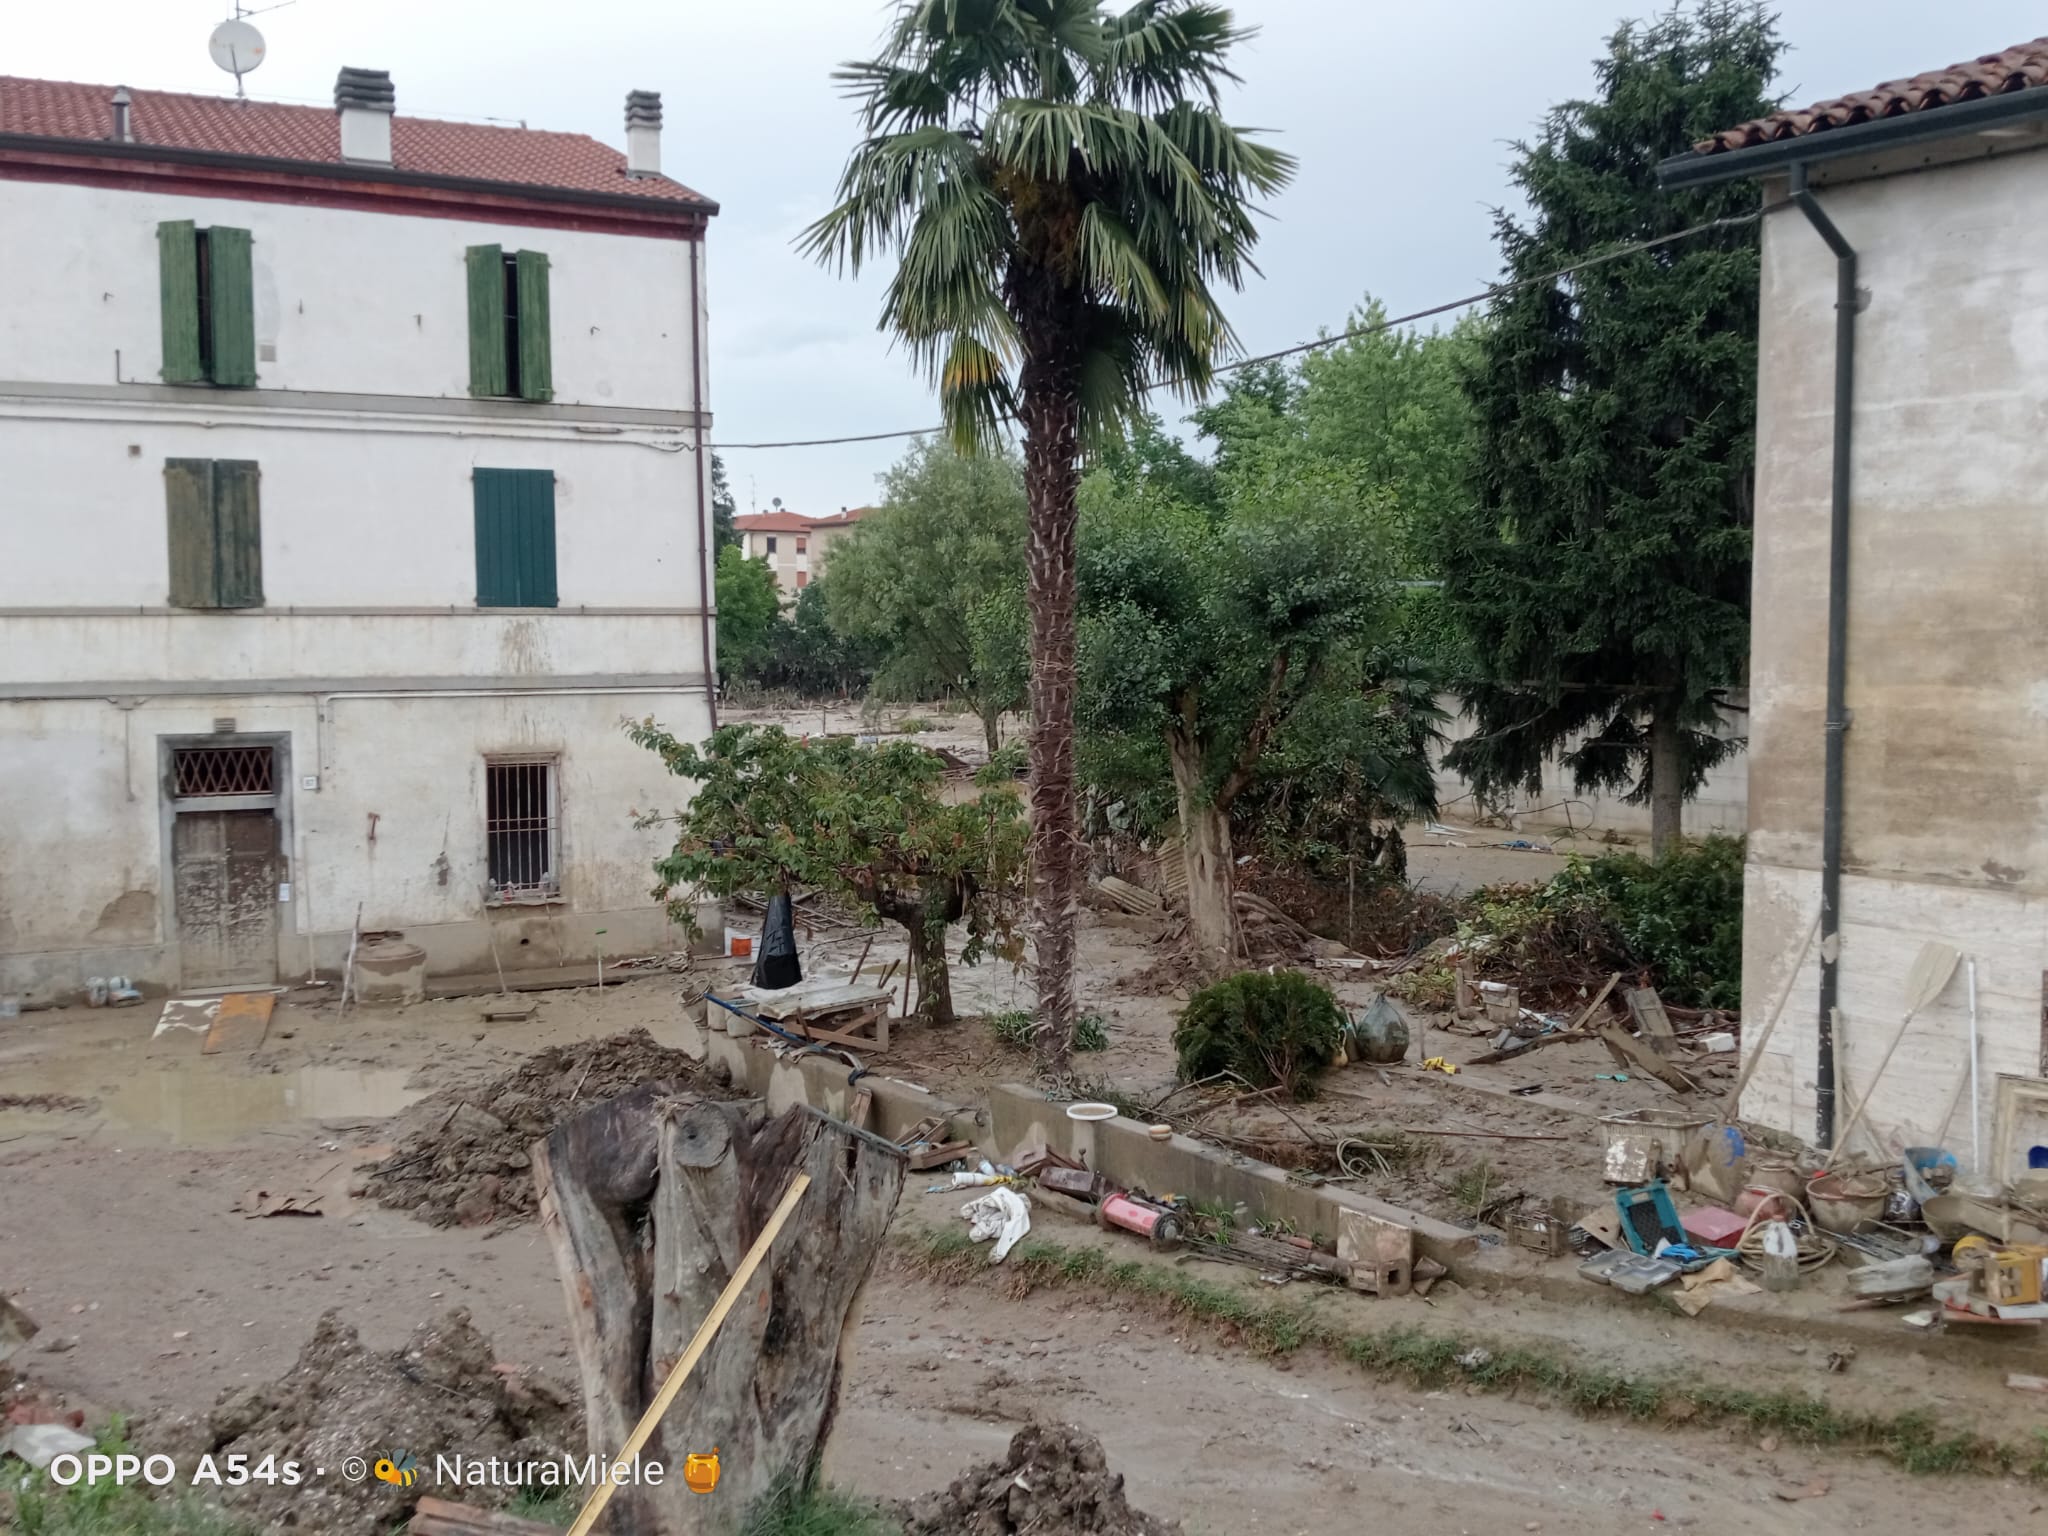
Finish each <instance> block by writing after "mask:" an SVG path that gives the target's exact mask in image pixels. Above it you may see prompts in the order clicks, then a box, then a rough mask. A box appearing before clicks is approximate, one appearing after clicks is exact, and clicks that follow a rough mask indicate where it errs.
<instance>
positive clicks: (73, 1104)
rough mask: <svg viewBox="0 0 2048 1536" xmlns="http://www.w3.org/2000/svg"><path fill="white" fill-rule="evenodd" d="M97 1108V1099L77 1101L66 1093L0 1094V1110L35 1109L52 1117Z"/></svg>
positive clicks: (86, 1112)
mask: <svg viewBox="0 0 2048 1536" xmlns="http://www.w3.org/2000/svg"><path fill="white" fill-rule="evenodd" d="M99 1107H100V1101H99V1100H98V1099H79V1098H74V1097H72V1096H71V1095H70V1094H68V1093H0V1109H35V1110H42V1111H45V1112H46V1113H49V1114H53V1115H57V1114H75V1115H83V1114H90V1113H91V1112H92V1111H93V1110H95V1109H98V1108H99Z"/></svg>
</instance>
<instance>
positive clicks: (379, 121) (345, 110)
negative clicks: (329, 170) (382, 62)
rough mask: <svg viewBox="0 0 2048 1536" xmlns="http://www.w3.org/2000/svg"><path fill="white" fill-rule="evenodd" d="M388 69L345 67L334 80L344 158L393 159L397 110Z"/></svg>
mask: <svg viewBox="0 0 2048 1536" xmlns="http://www.w3.org/2000/svg"><path fill="white" fill-rule="evenodd" d="M397 101H398V98H397V96H396V95H395V94H394V93H393V91H392V89H391V71H389V70H388V69H350V68H348V67H347V66H346V65H344V66H343V67H342V71H341V74H340V75H339V76H338V77H337V78H336V79H335V82H334V110H335V111H336V112H337V113H338V114H339V115H340V117H341V158H342V159H344V160H352V161H355V162H356V163H357V164H360V165H389V164H390V163H391V114H392V113H393V112H394V111H396V110H397Z"/></svg>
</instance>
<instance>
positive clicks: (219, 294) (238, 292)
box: [206, 224, 256, 389]
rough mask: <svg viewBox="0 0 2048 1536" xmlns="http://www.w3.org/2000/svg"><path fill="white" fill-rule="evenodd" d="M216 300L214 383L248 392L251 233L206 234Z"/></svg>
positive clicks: (252, 375) (251, 369) (216, 230)
mask: <svg viewBox="0 0 2048 1536" xmlns="http://www.w3.org/2000/svg"><path fill="white" fill-rule="evenodd" d="M206 243H207V256H208V263H209V267H210V273H209V276H210V278H211V283H212V289H213V292H212V299H213V382H214V383H216V384H230V385H234V386H237V387H239V388H242V389H248V388H251V387H253V386H254V385H255V383H256V281H255V275H254V272H253V264H252V262H251V260H250V249H249V246H250V241H249V231H247V230H246V229H223V228H222V227H221V226H220V225H218V224H216V225H214V226H213V227H212V228H211V229H209V230H207V232H206Z"/></svg>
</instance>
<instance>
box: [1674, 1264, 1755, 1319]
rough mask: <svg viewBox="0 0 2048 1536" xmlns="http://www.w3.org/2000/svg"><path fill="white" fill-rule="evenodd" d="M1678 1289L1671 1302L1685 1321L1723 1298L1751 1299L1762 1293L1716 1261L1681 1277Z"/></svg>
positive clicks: (1729, 1268)
mask: <svg viewBox="0 0 2048 1536" xmlns="http://www.w3.org/2000/svg"><path fill="white" fill-rule="evenodd" d="M1678 1287H1679V1288H1678V1293H1677V1295H1675V1296H1674V1297H1673V1298H1672V1300H1674V1301H1676V1302H1677V1303H1678V1310H1679V1311H1681V1312H1683V1313H1684V1314H1685V1315H1686V1316H1687V1317H1698V1316H1699V1315H1700V1314H1701V1313H1702V1312H1704V1311H1706V1310H1707V1308H1708V1306H1710V1305H1711V1304H1712V1303H1713V1302H1715V1301H1717V1300H1719V1299H1720V1298H1721V1297H1723V1296H1754V1295H1756V1294H1757V1293H1758V1292H1760V1291H1761V1290H1762V1289H1763V1287H1762V1286H1760V1285H1757V1284H1756V1283H1754V1282H1753V1281H1750V1280H1745V1279H1744V1278H1743V1277H1742V1274H1741V1273H1740V1272H1739V1271H1738V1270H1737V1269H1736V1268H1735V1266H1734V1265H1733V1264H1731V1263H1729V1262H1728V1260H1726V1259H1716V1260H1714V1262H1713V1263H1711V1264H1709V1265H1708V1266H1707V1267H1706V1268H1705V1269H1703V1270H1700V1271H1699V1272H1698V1273H1696V1274H1691V1275H1687V1276H1685V1277H1684V1278H1683V1279H1681V1280H1680V1281H1679V1282H1678Z"/></svg>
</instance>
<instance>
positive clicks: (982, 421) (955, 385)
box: [939, 335, 1017, 453]
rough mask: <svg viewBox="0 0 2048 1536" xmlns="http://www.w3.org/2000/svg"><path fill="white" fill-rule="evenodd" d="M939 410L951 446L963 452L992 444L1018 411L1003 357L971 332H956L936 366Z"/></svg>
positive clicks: (999, 438)
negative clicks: (939, 363) (957, 333)
mask: <svg viewBox="0 0 2048 1536" xmlns="http://www.w3.org/2000/svg"><path fill="white" fill-rule="evenodd" d="M939 411H940V414H941V415H942V416H943V417H944V418H945V423H946V435H947V436H948V437H950V438H951V439H952V440H953V446H954V447H956V448H958V449H960V450H961V451H962V452H966V453H973V452H987V451H989V450H990V449H992V448H994V447H995V446H996V444H997V443H998V442H1000V441H1001V438H1002V424H1003V423H1004V422H1005V421H1006V420H1009V419H1011V418H1012V417H1014V416H1015V415H1016V413H1017V399H1016V394H1015V391H1014V390H1013V388H1012V386H1011V384H1010V376H1009V372H1008V370H1007V369H1006V368H1005V367H1004V366H1003V361H1002V359H1001V358H1000V357H998V356H997V355H996V354H995V353H993V352H992V351H990V350H989V349H988V348H986V347H984V346H983V345H982V344H981V343H980V342H978V341H976V340H975V339H974V338H973V337H972V336H965V335H962V336H956V337H955V338H954V339H953V344H952V346H951V347H950V348H949V349H948V351H947V354H946V359H945V362H944V364H943V366H942V367H941V368H940V369H939Z"/></svg>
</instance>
